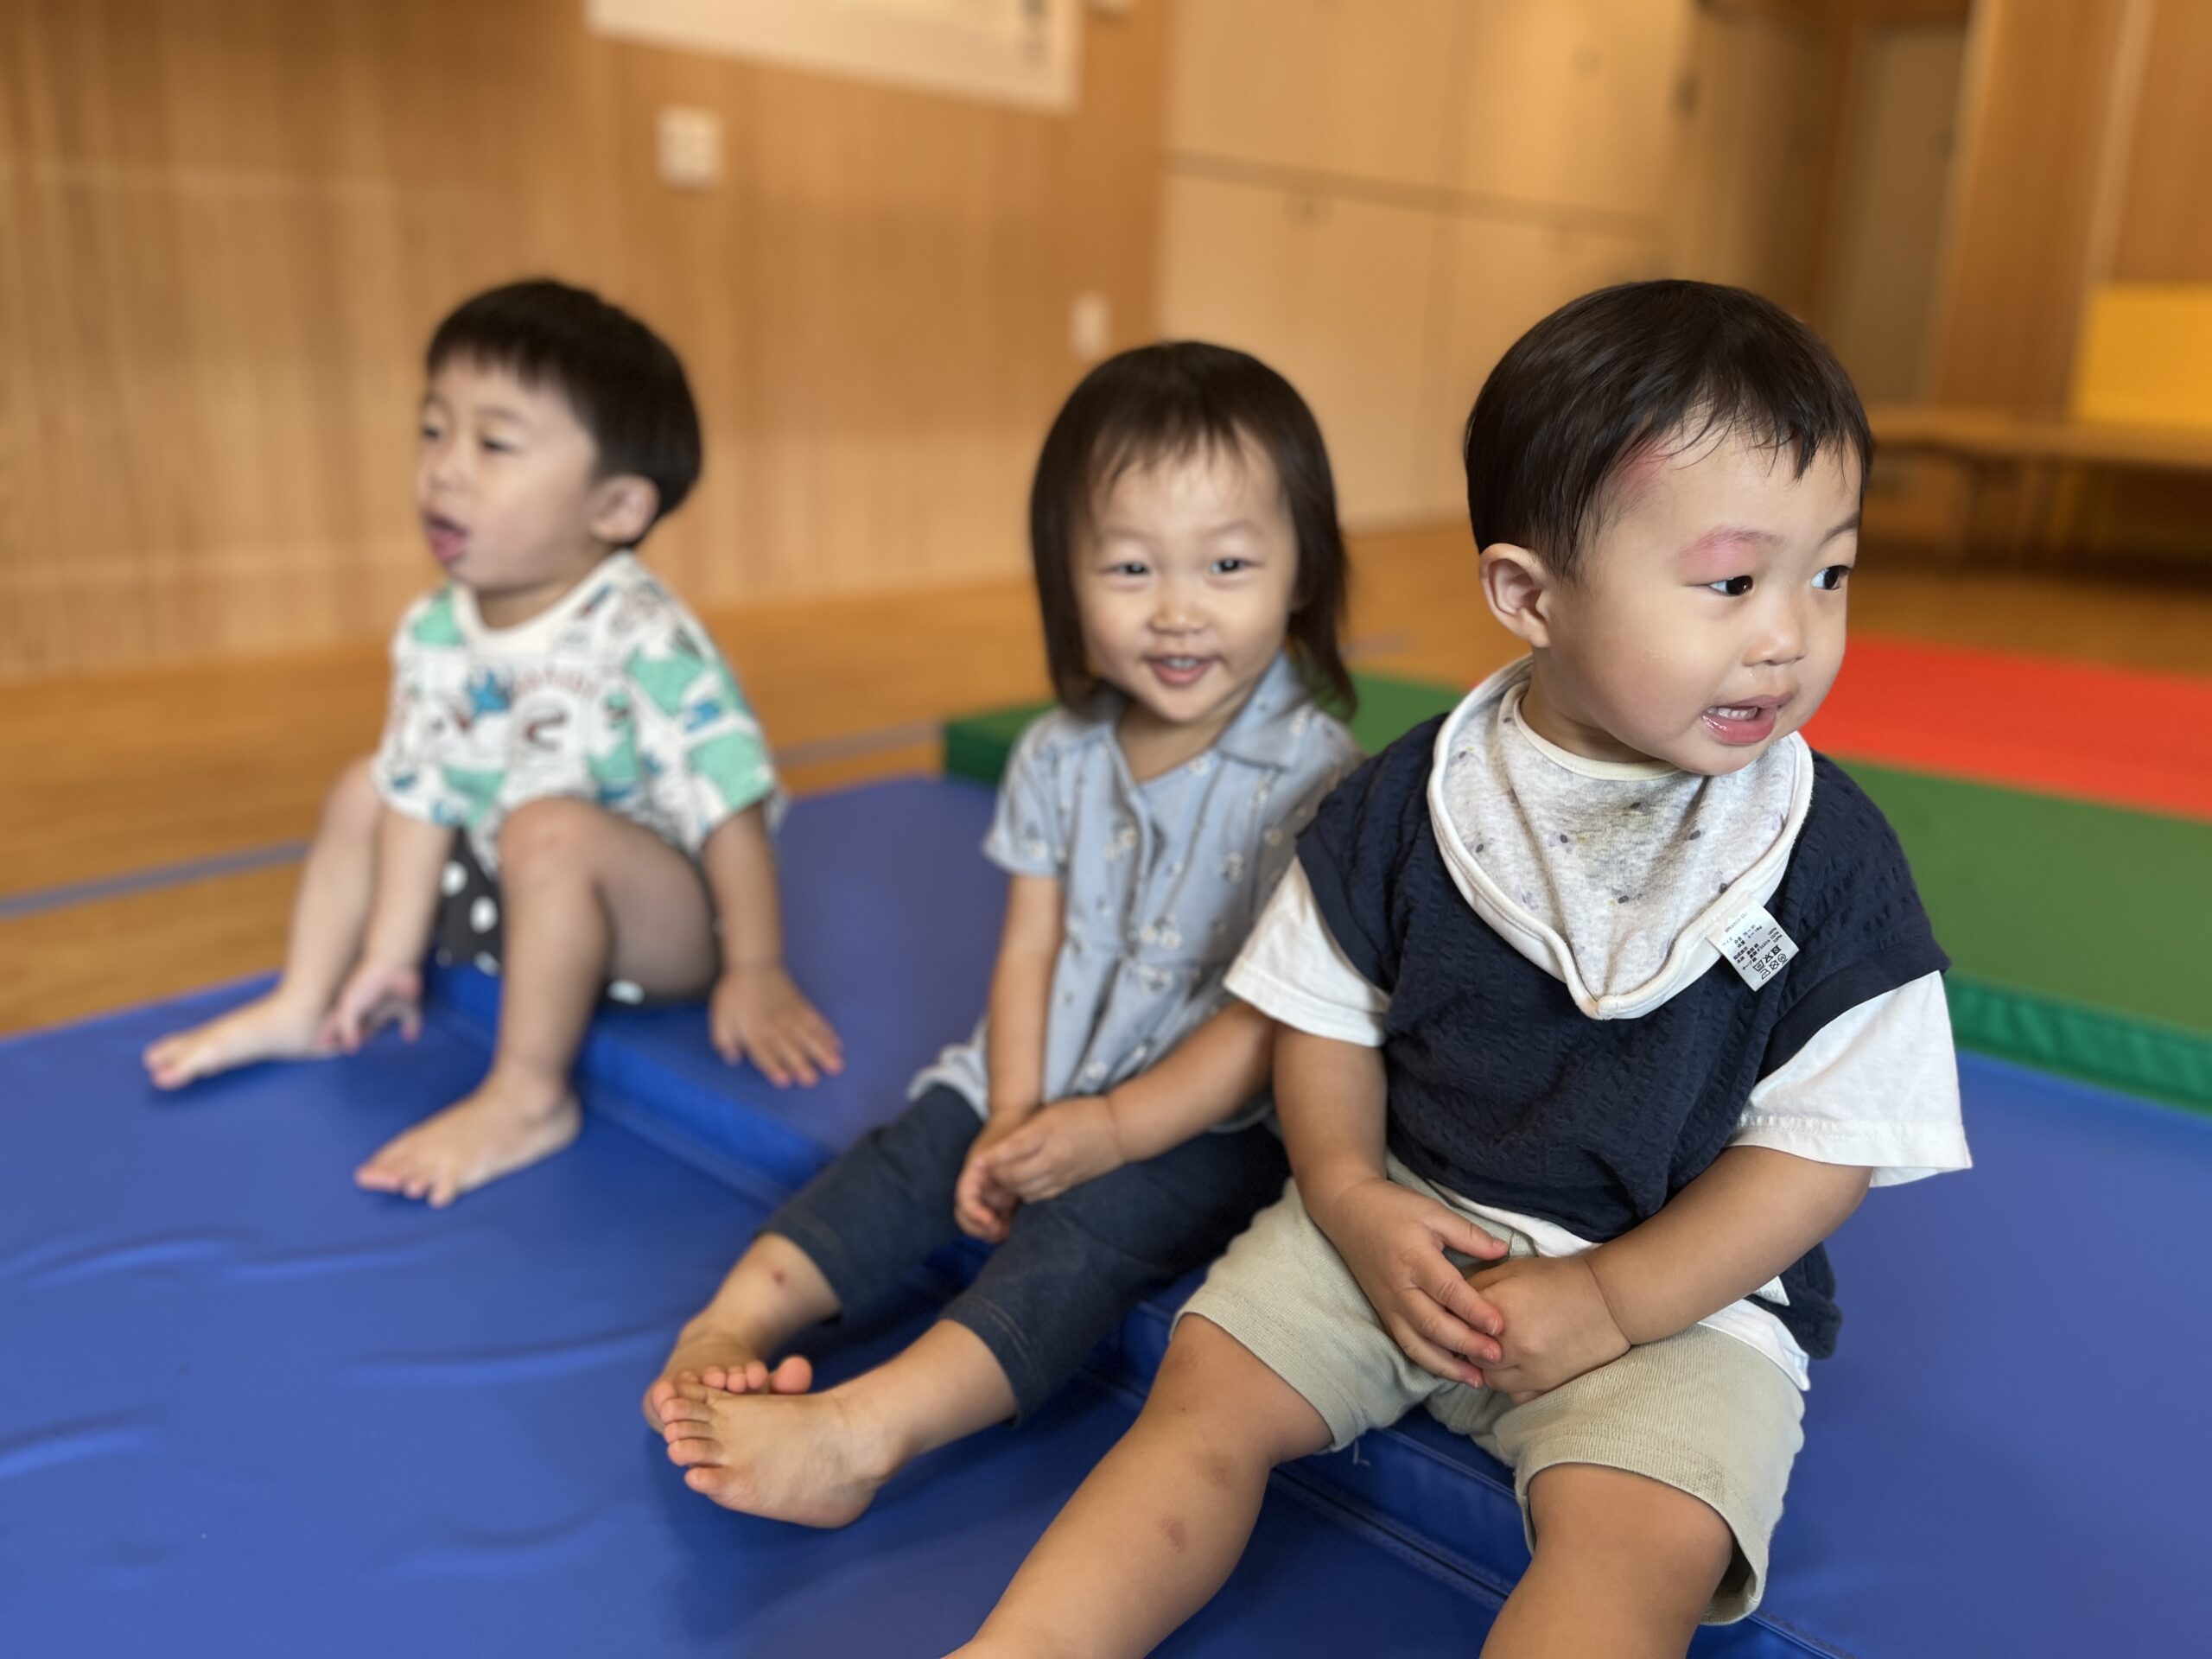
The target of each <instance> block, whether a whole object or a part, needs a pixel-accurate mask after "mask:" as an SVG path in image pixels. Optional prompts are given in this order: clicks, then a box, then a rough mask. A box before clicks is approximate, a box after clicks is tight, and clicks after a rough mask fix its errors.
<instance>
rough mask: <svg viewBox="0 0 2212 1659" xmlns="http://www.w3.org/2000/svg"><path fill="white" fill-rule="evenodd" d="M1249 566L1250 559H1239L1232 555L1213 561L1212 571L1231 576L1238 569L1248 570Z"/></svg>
mask: <svg viewBox="0 0 2212 1659" xmlns="http://www.w3.org/2000/svg"><path fill="white" fill-rule="evenodd" d="M1251 568H1252V561H1251V560H1249V559H1240V558H1236V557H1234V556H1231V557H1230V558H1225V559H1216V560H1215V561H1214V562H1213V573H1214V575H1217V576H1233V575H1236V573H1237V572H1238V571H1239V570H1249V569H1251Z"/></svg>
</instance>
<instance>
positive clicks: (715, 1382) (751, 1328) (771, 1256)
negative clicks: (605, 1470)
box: [645, 1233, 838, 1433]
mask: <svg viewBox="0 0 2212 1659" xmlns="http://www.w3.org/2000/svg"><path fill="white" fill-rule="evenodd" d="M837 1312H838V1306H837V1293H836V1291H834V1290H832V1289H830V1287H829V1281H828V1280H827V1279H824V1278H823V1276H822V1269H821V1268H817V1266H815V1265H814V1258H813V1257H812V1256H810V1255H808V1254H807V1253H806V1252H805V1251H804V1250H802V1249H799V1247H798V1245H796V1244H794V1243H791V1240H789V1239H788V1238H785V1237H784V1236H782V1235H781V1234H779V1233H763V1234H761V1235H760V1237H758V1238H756V1239H754V1240H753V1243H752V1244H751V1245H750V1246H749V1247H747V1250H746V1252H745V1254H744V1255H741V1256H740V1257H738V1259H737V1265H736V1266H735V1267H734V1268H731V1269H730V1270H729V1276H728V1278H726V1279H724V1280H723V1281H722V1286H721V1289H720V1290H718V1291H716V1292H715V1298H714V1300H712V1301H710V1302H709V1303H708V1304H707V1305H706V1306H704V1307H702V1308H701V1309H700V1310H699V1311H698V1313H695V1314H693V1315H692V1316H691V1319H690V1323H689V1324H687V1325H685V1326H684V1327H683V1332H681V1333H680V1334H679V1335H678V1336H677V1338H676V1347H675V1349H674V1350H673V1351H671V1353H670V1355H669V1357H668V1363H666V1364H664V1365H663V1366H662V1367H661V1371H660V1375H659V1376H658V1377H656V1378H654V1379H653V1383H652V1387H650V1388H648V1389H646V1390H645V1421H646V1422H648V1423H650V1424H651V1425H652V1427H653V1430H654V1432H655V1433H658V1432H659V1431H660V1429H661V1427H663V1420H662V1412H663V1410H664V1408H666V1407H667V1406H669V1405H670V1404H671V1403H672V1402H674V1401H675V1399H676V1390H677V1385H678V1384H679V1383H699V1384H703V1385H704V1386H705V1387H707V1388H709V1389H721V1390H723V1391H724V1392H726V1393H729V1394H768V1393H774V1394H804V1393H805V1392H806V1390H807V1389H809V1388H810V1387H811V1386H812V1385H813V1383H814V1367H813V1366H812V1365H811V1364H810V1363H808V1362H807V1361H806V1360H804V1359H803V1358H801V1357H799V1356H798V1355H796V1354H794V1355H792V1356H791V1357H790V1358H788V1359H786V1360H785V1361H784V1362H783V1363H781V1364H779V1365H777V1366H775V1367H774V1368H773V1369H771V1368H770V1366H769V1363H768V1362H769V1361H770V1360H772V1359H773V1358H774V1357H775V1356H776V1355H777V1353H778V1352H779V1351H781V1350H782V1348H783V1347H784V1345H785V1344H786V1343H788V1342H789V1341H791V1338H793V1337H795V1336H797V1335H798V1333H799V1332H802V1331H804V1330H806V1329H807V1328H808V1327H809V1326H811V1325H819V1324H821V1323H822V1321H823V1320H824V1319H829V1318H831V1317H832V1316H834V1315H835V1314H836V1313H837Z"/></svg>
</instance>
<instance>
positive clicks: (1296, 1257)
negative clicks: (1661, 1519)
mask: <svg viewBox="0 0 2212 1659" xmlns="http://www.w3.org/2000/svg"><path fill="white" fill-rule="evenodd" d="M1390 1179H1393V1180H1395V1181H1397V1182H1399V1183H1400V1184H1401V1185H1405V1186H1409V1187H1412V1188H1413V1189H1414V1191H1416V1192H1421V1193H1424V1194H1426V1195H1427V1196H1428V1197H1430V1198H1435V1199H1437V1200H1438V1201H1439V1202H1440V1203H1444V1204H1447V1205H1452V1207H1453V1208H1455V1209H1457V1210H1459V1211H1460V1212H1461V1213H1462V1214H1466V1213H1467V1211H1466V1207H1465V1205H1464V1204H1462V1203H1459V1202H1458V1201H1456V1200H1455V1199H1454V1198H1452V1195H1450V1194H1449V1193H1447V1192H1445V1191H1444V1190H1443V1189H1441V1188H1440V1187H1437V1186H1434V1185H1431V1184H1430V1183H1428V1182H1427V1181H1425V1180H1423V1179H1421V1177H1420V1176H1418V1175H1416V1174H1414V1173H1413V1172H1412V1171H1411V1170H1409V1169H1408V1168H1407V1167H1406V1166H1404V1165H1402V1164H1401V1163H1400V1162H1398V1160H1396V1159H1395V1158H1394V1159H1392V1160H1390ZM1470 1218H1471V1219H1472V1218H1473V1217H1470ZM1478 1225H1480V1226H1482V1227H1483V1228H1484V1230H1485V1231H1488V1232H1490V1233H1491V1234H1492V1235H1493V1236H1503V1237H1504V1239H1505V1242H1506V1243H1508V1244H1509V1245H1510V1246H1511V1247H1512V1252H1513V1254H1514V1255H1533V1254H1535V1245H1534V1244H1533V1243H1531V1242H1530V1241H1529V1239H1528V1238H1527V1237H1526V1236H1524V1235H1522V1234H1521V1233H1518V1232H1514V1231H1512V1230H1510V1229H1500V1228H1499V1227H1497V1225H1496V1224H1494V1223H1491V1222H1488V1221H1478ZM1192 1313H1197V1314H1201V1315H1203V1316H1204V1317H1205V1319H1209V1320H1211V1322H1212V1323H1213V1324H1215V1325H1219V1326H1220V1327H1221V1328H1222V1329H1223V1330H1224V1331H1226V1332H1228V1333H1229V1334H1230V1336H1232V1337H1234V1338H1236V1340H1237V1341H1238V1342H1240V1343H1242V1344H1243V1345H1244V1346H1245V1347H1247V1348H1249V1349H1250V1350H1251V1351H1252V1352H1253V1354H1254V1355H1255V1356H1256V1357H1258V1358H1259V1359H1260V1361H1261V1363H1263V1364H1265V1365H1266V1366H1267V1367H1268V1370H1272V1371H1273V1372H1274V1373H1275V1375H1276V1376H1280V1377H1281V1378H1282V1379H1283V1381H1284V1382H1286V1383H1289V1384H1290V1386H1291V1387H1292V1388H1294V1389H1296V1390H1297V1391H1298V1392H1299V1394H1300V1395H1301V1396H1302V1397H1303V1398H1304V1399H1305V1400H1306V1403H1307V1404H1309V1405H1311V1406H1312V1407H1313V1409H1314V1410H1315V1411H1317V1412H1319V1414H1320V1415H1321V1418H1322V1421H1324V1422H1325V1423H1326V1424H1327V1425H1328V1427H1329V1437H1330V1445H1331V1449H1332V1450H1335V1449H1338V1448H1341V1447H1344V1446H1349V1445H1351V1442H1352V1441H1354V1440H1357V1439H1358V1438H1359V1436H1360V1435H1361V1434H1362V1433H1364V1432H1365V1431H1366V1430H1368V1429H1370V1428H1378V1427H1383V1426H1384V1425H1387V1424H1389V1423H1394V1422H1395V1421H1397V1420H1398V1419H1399V1418H1401V1417H1402V1416H1404V1415H1405V1414H1406V1413H1408V1411H1410V1410H1412V1409H1413V1408H1414V1407H1415V1406H1421V1407H1425V1408H1427V1411H1428V1413H1429V1414H1430V1415H1431V1416H1433V1417H1434V1418H1435V1419H1436V1420H1437V1421H1439V1422H1440V1423H1442V1424H1443V1425H1444V1426H1445V1427H1446V1428H1449V1429H1451V1430H1452V1431H1453V1432H1454V1433H1460V1434H1465V1435H1466V1436H1468V1437H1469V1438H1470V1439H1471V1440H1473V1441H1474V1442H1475V1444H1476V1445H1478V1446H1481V1447H1482V1448H1483V1450H1484V1451H1485V1452H1489V1453H1490V1454H1491V1456H1493V1457H1495V1458H1497V1459H1498V1460H1499V1461H1500V1462H1502V1463H1503V1464H1505V1465H1508V1466H1509V1467H1510V1468H1511V1469H1512V1471H1513V1484H1514V1491H1515V1495H1516V1497H1518V1498H1519V1500H1520V1503H1521V1524H1522V1530H1523V1531H1524V1532H1525V1533H1526V1534H1527V1535H1528V1537H1529V1546H1530V1548H1535V1532H1534V1530H1533V1528H1532V1527H1531V1525H1530V1522H1529V1483H1530V1482H1531V1481H1533V1480H1534V1479H1535V1477H1536V1476H1537V1475H1538V1474H1539V1473H1540V1472H1541V1471H1543V1470H1546V1469H1548V1468H1550V1467H1551V1466H1552V1465H1554V1464H1561V1463H1589V1464H1598V1465H1603V1466H1605V1467H1607V1468H1612V1469H1625V1470H1628V1471H1630V1472H1631V1473H1634V1474H1639V1475H1643V1476H1646V1477H1648V1478H1650V1479H1652V1480H1656V1481H1660V1482H1662V1483H1664V1484H1667V1485H1669V1486H1672V1487H1674V1488H1675V1489H1676V1490H1677V1491H1684V1492H1688V1494H1689V1495H1690V1496H1691V1497H1695V1498H1698V1499H1700V1500H1701V1501H1702V1502H1704V1503H1707V1505H1709V1506H1710V1507H1711V1508H1713V1510H1716V1511H1717V1512H1718V1513H1719V1516H1720V1517H1721V1519H1722V1520H1724V1521H1726V1522H1727V1523H1728V1527H1729V1529H1730V1530H1731V1531H1732V1533H1734V1535H1735V1538H1736V1554H1737V1560H1736V1562H1735V1564H1734V1566H1733V1567H1732V1568H1731V1569H1730V1571H1729V1573H1728V1574H1727V1576H1726V1578H1725V1579H1724V1580H1722V1582H1721V1585H1720V1587H1719V1591H1718V1592H1716V1593H1715V1595H1714V1597H1713V1605H1712V1606H1711V1607H1709V1608H1708V1609H1707V1611H1706V1622H1707V1624H1728V1623H1730V1622H1732V1621H1733V1620H1735V1619H1739V1618H1743V1617H1744V1616H1745V1614H1747V1613H1749V1612H1751V1610H1752V1609H1754V1608H1755V1607H1757V1606H1758V1603H1759V1597H1760V1595H1761V1593H1762V1592H1764V1588H1765V1586H1766V1564H1767V1542H1768V1540H1769V1539H1770V1537H1771V1536H1772V1535H1773V1532H1774V1527H1775V1522H1777V1521H1778V1520H1780V1519H1781V1518H1782V1497H1783V1489H1784V1488H1785V1487H1787V1486H1788V1484H1789V1466H1790V1465H1791V1464H1792V1463H1793V1462H1794V1461H1795V1460H1796V1456H1797V1448H1798V1447H1799V1446H1802V1444H1803V1443H1804V1435H1803V1433H1802V1429H1801V1424H1802V1419H1803V1416H1804V1399H1803V1396H1802V1395H1801V1394H1800V1393H1799V1391H1798V1389H1797V1385H1796V1383H1794V1382H1792V1381H1791V1380H1790V1379H1789V1377H1787V1376H1783V1373H1782V1370H1781V1369H1780V1368H1779V1367H1778V1366H1777V1365H1776V1364H1775V1363H1774V1362H1773V1361H1772V1360H1770V1359H1769V1358H1767V1357H1765V1356H1764V1355H1763V1354H1761V1353H1759V1352H1758V1351H1756V1350H1755V1349H1752V1348H1751V1347H1749V1346H1747V1345H1745V1344H1743V1343H1740V1342H1738V1341H1737V1340H1736V1339H1735V1338H1733V1337H1729V1336H1724V1335H1722V1334H1721V1333H1720V1332H1717V1331H1712V1330H1708V1329H1707V1328H1706V1327H1705V1326H1703V1325H1693V1326H1692V1327H1691V1328H1690V1329H1688V1331H1685V1332H1682V1333H1681V1335H1679V1336H1675V1337H1669V1338H1667V1339H1666V1340H1665V1341H1663V1342H1654V1343H1649V1344H1645V1345H1644V1346H1643V1347H1640V1348H1631V1349H1630V1351H1628V1352H1627V1353H1626V1354H1624V1355H1623V1356H1622V1357H1620V1358H1618V1359H1617V1360H1615V1361H1614V1362H1613V1363H1611V1364H1610V1365H1605V1366H1601V1367H1599V1369H1598V1370H1594V1371H1590V1372H1587V1373H1586V1374H1585V1375H1583V1376H1578V1377H1576V1378H1575V1379H1574V1380H1573V1382H1571V1383H1565V1384H1562V1385H1561V1386H1560V1387H1559V1388H1556V1389H1553V1390H1552V1391H1551V1392H1550V1393H1549V1394H1546V1395H1539V1396H1538V1397H1537V1398H1535V1399H1534V1400H1531V1401H1530V1402H1529V1403H1528V1404H1527V1405H1525V1406H1516V1405H1514V1404H1513V1403H1512V1402H1510V1400H1508V1399H1507V1398H1506V1397H1505V1396H1504V1395H1502V1394H1498V1393H1496V1392H1493V1391H1492V1390H1491V1389H1476V1388H1470V1387H1468V1386H1467V1385H1466V1384H1465V1383H1451V1382H1446V1380H1445V1379H1444V1378H1442V1377H1440V1376H1434V1375H1433V1374H1432V1373H1430V1372H1428V1371H1425V1370H1422V1369H1421V1367H1420V1366H1419V1365H1416V1364H1415V1363H1414V1362H1413V1361H1412V1360H1411V1359H1409V1358H1408V1357H1406V1354H1405V1351H1403V1350H1402V1349H1401V1348H1400V1347H1399V1346H1398V1344H1396V1343H1395V1342H1394V1341H1392V1340H1391V1339H1390V1335H1389V1332H1387V1331H1385V1330H1384V1329H1383V1325H1382V1324H1381V1322H1380V1321H1379V1320H1378V1319H1376V1315H1375V1310H1374V1308H1373V1307H1372V1306H1370V1304H1369V1302H1368V1300H1367V1296H1366V1294H1365V1293H1364V1292H1363V1291H1362V1290H1361V1289H1360V1287H1359V1282H1358V1281H1357V1280H1356V1279H1354V1278H1353V1277H1352V1276H1351V1269H1349V1268H1346V1267H1345V1266H1344V1259H1343V1258H1342V1257H1341V1256H1339V1255H1338V1254H1337V1252H1336V1247H1335V1246H1334V1245H1332V1244H1331V1243H1329V1241H1328V1238H1327V1237H1326V1236H1325V1235H1324V1234H1323V1233H1322V1231H1321V1230H1320V1229H1319V1227H1317V1226H1315V1225H1314V1224H1313V1218H1312V1217H1309V1216H1308V1215H1307V1214H1306V1205H1304V1203H1303V1202H1301V1201H1300V1198H1299V1196H1298V1187H1297V1184H1296V1183H1295V1182H1293V1183H1291V1184H1290V1185H1287V1187H1286V1188H1285V1189H1284V1192H1283V1196H1282V1198H1281V1201H1280V1202H1278V1203H1276V1204H1274V1205H1271V1206H1270V1207H1269V1208H1268V1209H1266V1210H1262V1211H1261V1212H1260V1213H1259V1215H1258V1216H1257V1217H1255V1218H1254V1219H1253V1222H1252V1225H1251V1226H1250V1228H1249V1229H1248V1230H1246V1231H1245V1232H1244V1233H1243V1234H1242V1235H1241V1236H1239V1237H1238V1238H1237V1239H1236V1243H1233V1244H1231V1245H1230V1247H1229V1252H1228V1254H1227V1255H1224V1256H1223V1257H1222V1259H1221V1260H1220V1261H1219V1262H1216V1263H1215V1264H1214V1268H1213V1271H1212V1272H1211V1273H1210V1274H1207V1275H1206V1281H1205V1284H1204V1285H1203V1286H1202V1287H1200V1288H1199V1290H1198V1294H1196V1295H1195V1296H1193V1297H1192V1299H1191V1300H1190V1301H1189V1303H1188V1304H1187V1305H1186V1306H1185V1307H1184V1309H1183V1315H1189V1314H1192ZM1179 1317H1182V1316H1179Z"/></svg>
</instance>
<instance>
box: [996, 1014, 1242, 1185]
mask: <svg viewBox="0 0 2212 1659" xmlns="http://www.w3.org/2000/svg"><path fill="white" fill-rule="evenodd" d="M1273 1058H1274V1021H1273V1020H1269V1019H1268V1017H1267V1015H1265V1014H1262V1013H1261V1012H1260V1011H1259V1010H1258V1009H1256V1008H1254V1007H1249V1006H1248V1005H1246V1004H1244V1003H1243V1002H1232V1003H1230V1005H1229V1006H1228V1007H1225V1008H1224V1009H1222V1010H1221V1012H1220V1013H1218V1014H1215V1015H1214V1016H1213V1017H1212V1018H1211V1019H1210V1020H1207V1021H1206V1022H1205V1024H1204V1025H1202V1026H1200V1027H1198V1029H1197V1030H1196V1031H1194V1032H1192V1033H1191V1034H1190V1035H1189V1036H1188V1037H1185V1039H1183V1040H1182V1041H1181V1042H1179V1043H1178V1044H1177V1045H1176V1046H1174V1048H1173V1050H1172V1051H1170V1052H1169V1053H1168V1054H1167V1056H1166V1058H1164V1059H1162V1060H1161V1061H1160V1063H1159V1064H1158V1065H1154V1066H1153V1067H1152V1068H1151V1069H1150V1070H1148V1071H1141V1072H1140V1073H1138V1074H1137V1075H1136V1076H1135V1077H1131V1078H1130V1079H1129V1080H1128V1082H1127V1083H1123V1084H1117V1085H1116V1087H1114V1088H1113V1089H1111V1090H1108V1091H1107V1092H1106V1093H1105V1094H1103V1095H1078V1096H1073V1097H1072V1098H1070V1099H1067V1100H1060V1101H1055V1102H1053V1103H1052V1109H1050V1110H1049V1111H1040V1112H1037V1113H1035V1114H1033V1115H1032V1116H1030V1118H1029V1119H1028V1121H1027V1122H1025V1123H1023V1124H1022V1125H1021V1126H1020V1128H1017V1129H1015V1130H1014V1132H1013V1133H1012V1134H1010V1135H1007V1136H1006V1137H1005V1138H1004V1139H1003V1140H1000V1141H995V1143H994V1144H993V1146H992V1147H990V1149H989V1151H988V1154H987V1155H986V1156H985V1157H984V1158H983V1159H982V1166H983V1168H984V1170H985V1172H986V1173H988V1175H989V1176H990V1177H991V1178H993V1179H995V1180H996V1181H997V1182H998V1184H999V1185H1001V1186H1003V1187H1005V1188H1006V1189H1007V1191H1008V1192H1012V1193H1013V1194H1014V1197H1015V1198H1019V1199H1020V1200H1021V1201H1022V1202H1023V1203H1024V1204H1038V1203H1041V1202H1042V1201H1044V1200H1045V1199H1046V1198H1058V1196H1059V1195H1060V1194H1061V1193H1063V1192H1066V1191H1067V1190H1068V1189H1069V1188H1070V1187H1071V1186H1079V1185H1082V1184H1083V1183H1084V1182H1085V1181H1095V1180H1096V1179H1098V1178H1099V1177H1100V1176H1101V1175H1105V1174H1109V1173H1112V1172H1113V1171H1115V1170H1116V1169H1119V1168H1120V1167H1121V1166H1122V1165H1123V1164H1133V1163H1141V1162H1143V1161H1144V1160H1146V1159H1147V1158H1157V1157H1159V1156H1160V1154H1162V1153H1164V1152H1169V1151H1172V1150H1173V1149H1174V1148H1175V1147H1179V1146H1181V1145H1182V1144H1183V1143H1184V1142H1185V1141H1188V1140H1189V1139H1191V1138H1192V1136H1193V1135H1203V1134H1205V1132H1206V1131H1207V1130H1208V1129H1210V1128H1212V1127H1213V1126H1214V1125H1215V1124H1217V1123H1218V1122H1221V1121H1222V1120H1223V1119H1224V1118H1225V1117H1227V1116H1229V1115H1230V1113H1232V1112H1234V1111H1235V1110H1236V1109H1237V1108H1238V1107H1240V1106H1243V1105H1245V1104H1247V1103H1249V1101H1250V1100H1251V1098H1252V1096H1255V1095H1256V1094H1258V1093H1259V1092H1260V1090H1261V1089H1262V1087H1264V1086H1265V1085H1266V1084H1267V1081H1268V1066H1269V1065H1270V1064H1271V1062H1272V1060H1273Z"/></svg>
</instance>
